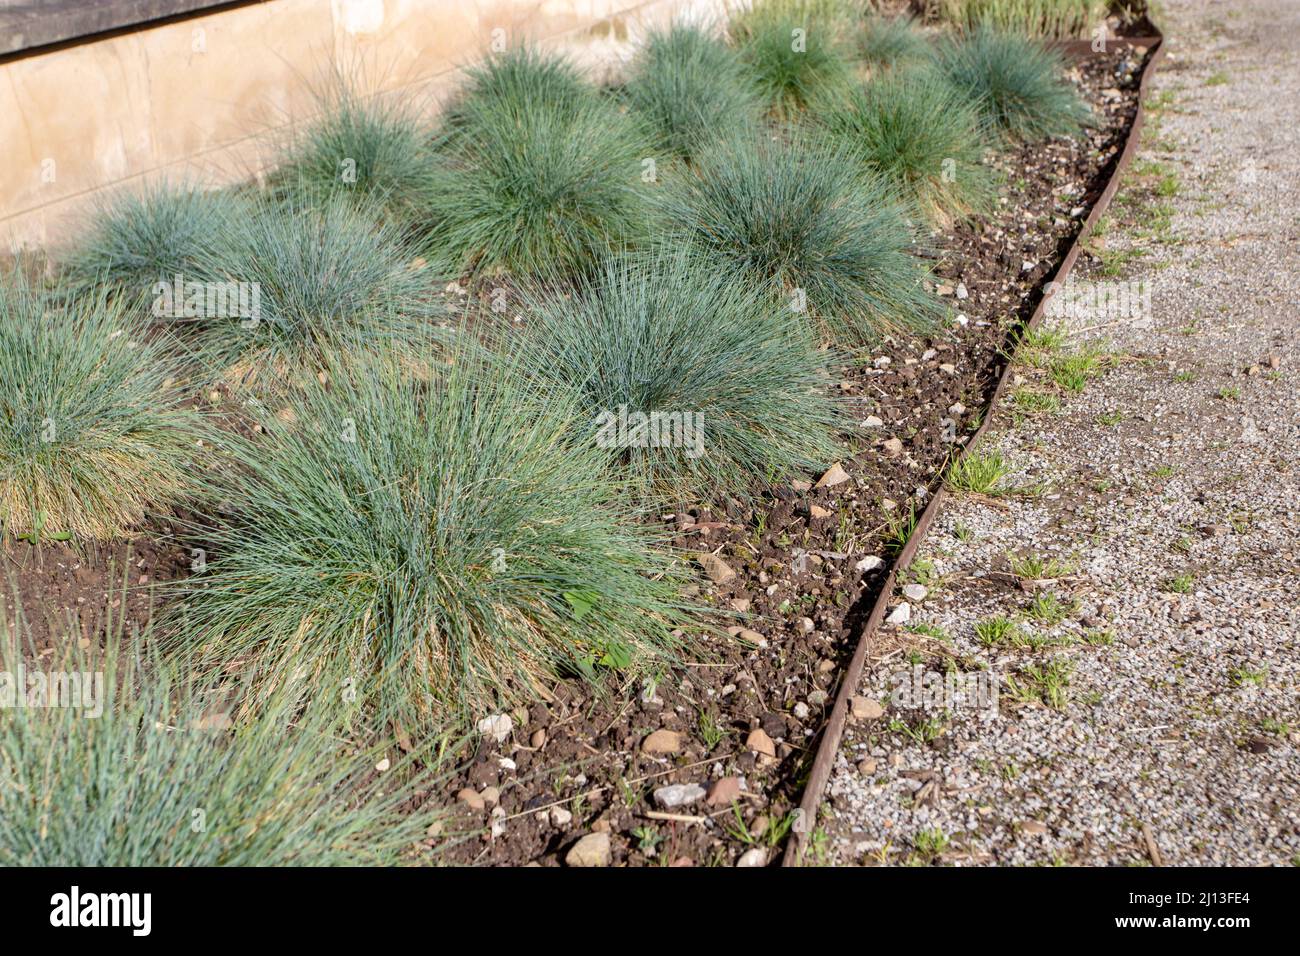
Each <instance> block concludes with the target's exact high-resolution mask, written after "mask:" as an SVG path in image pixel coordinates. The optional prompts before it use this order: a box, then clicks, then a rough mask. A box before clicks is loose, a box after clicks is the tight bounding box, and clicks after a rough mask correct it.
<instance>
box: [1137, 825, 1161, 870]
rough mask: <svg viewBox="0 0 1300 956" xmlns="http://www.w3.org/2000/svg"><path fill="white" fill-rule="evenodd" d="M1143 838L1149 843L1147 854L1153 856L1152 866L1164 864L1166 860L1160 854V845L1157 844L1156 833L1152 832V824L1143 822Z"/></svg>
mask: <svg viewBox="0 0 1300 956" xmlns="http://www.w3.org/2000/svg"><path fill="white" fill-rule="evenodd" d="M1142 839H1143V841H1145V843H1146V845H1147V856H1149V857H1151V865H1152V866H1164V865H1165V861H1164V859H1163V858H1162V857H1161V856H1160V847H1158V846H1156V838H1155V835H1154V834H1153V833H1152V832H1151V825H1150V824H1147V823H1144V824H1142Z"/></svg>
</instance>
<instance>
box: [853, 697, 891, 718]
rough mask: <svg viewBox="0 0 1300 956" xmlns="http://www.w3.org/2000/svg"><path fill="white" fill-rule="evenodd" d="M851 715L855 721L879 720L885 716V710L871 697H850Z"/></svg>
mask: <svg viewBox="0 0 1300 956" xmlns="http://www.w3.org/2000/svg"><path fill="white" fill-rule="evenodd" d="M849 713H851V714H852V715H853V717H854V719H855V720H878V719H879V718H881V717H883V716H884V715H885V708H884V707H883V706H882V705H881V703H880V701H878V700H873V699H872V698H870V697H850V698H849Z"/></svg>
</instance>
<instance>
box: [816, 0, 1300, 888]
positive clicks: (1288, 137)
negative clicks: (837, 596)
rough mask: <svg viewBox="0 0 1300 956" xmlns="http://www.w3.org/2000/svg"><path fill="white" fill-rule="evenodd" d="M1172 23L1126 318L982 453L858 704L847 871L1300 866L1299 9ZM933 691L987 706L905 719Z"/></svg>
mask: <svg viewBox="0 0 1300 956" xmlns="http://www.w3.org/2000/svg"><path fill="white" fill-rule="evenodd" d="M1160 16H1161V17H1162V20H1163V23H1164V27H1165V32H1166V34H1167V35H1168V36H1169V40H1168V41H1167V42H1168V47H1167V58H1166V60H1165V62H1164V64H1163V65H1162V67H1161V69H1160V71H1159V72H1158V73H1157V74H1156V76H1155V78H1154V85H1153V90H1152V103H1151V105H1152V106H1153V107H1155V109H1154V110H1153V113H1152V116H1153V119H1154V122H1153V123H1152V126H1151V128H1149V129H1148V130H1147V132H1146V134H1145V135H1144V138H1143V152H1142V155H1141V157H1140V162H1139V163H1138V164H1136V165H1135V166H1134V168H1133V170H1132V171H1131V174H1130V175H1128V176H1127V177H1126V179H1125V182H1124V184H1123V186H1122V191H1121V196H1120V197H1119V201H1118V203H1117V205H1116V207H1115V211H1114V215H1113V217H1112V222H1111V224H1110V226H1109V227H1108V228H1107V229H1106V231H1105V232H1104V234H1103V235H1102V236H1101V237H1100V238H1098V239H1097V240H1096V241H1095V242H1094V243H1093V247H1092V248H1093V251H1094V252H1095V253H1096V255H1095V256H1094V257H1084V259H1085V260H1087V261H1086V262H1085V261H1081V266H1082V268H1081V269H1080V270H1079V272H1078V273H1076V274H1077V276H1078V277H1079V279H1081V280H1090V281H1092V282H1093V283H1109V284H1110V285H1093V286H1088V285H1084V284H1078V285H1077V286H1076V287H1075V289H1077V290H1079V291H1081V292H1086V291H1087V290H1089V289H1093V290H1103V291H1105V290H1110V291H1112V293H1113V292H1115V291H1127V292H1130V293H1132V294H1133V298H1132V300H1131V302H1130V308H1129V310H1128V311H1129V313H1130V314H1129V315H1127V316H1126V317H1120V318H1117V317H1116V312H1117V311H1122V310H1117V309H1116V308H1115V303H1116V302H1117V300H1116V299H1115V298H1113V297H1112V298H1111V299H1110V300H1109V301H1110V303H1111V306H1112V308H1111V309H1110V310H1109V311H1107V310H1105V309H1100V310H1099V309H1093V310H1092V311H1091V313H1089V312H1087V311H1086V310H1080V312H1081V314H1075V315H1069V316H1065V317H1058V318H1057V319H1055V320H1053V323H1052V324H1054V326H1055V327H1056V328H1057V329H1060V330H1062V331H1064V332H1065V333H1066V335H1065V336H1064V341H1063V342H1054V341H1052V340H1045V341H1043V342H1041V343H1040V345H1041V347H1040V348H1039V349H1038V350H1037V351H1029V352H1026V353H1024V357H1025V359H1026V361H1025V362H1024V363H1023V364H1021V365H1020V366H1019V367H1018V369H1017V371H1018V374H1019V376H1020V379H1019V387H1018V388H1017V389H1016V390H1015V392H1014V393H1013V394H1012V395H1010V396H1009V398H1008V399H1007V400H1006V401H1004V403H1003V406H1002V407H1001V408H999V410H998V412H997V415H998V418H997V424H998V427H997V428H996V429H994V430H993V431H992V432H991V433H990V434H989V435H988V436H987V437H986V439H985V443H984V444H983V446H982V451H983V460H984V461H985V462H986V463H988V464H989V465H990V466H992V470H993V471H995V472H996V470H997V469H996V465H997V456H998V455H1001V456H1002V457H1003V458H1004V459H1005V462H1006V463H1007V464H1008V465H1009V467H1010V471H1009V473H1008V474H1007V475H1006V476H1005V477H1003V478H1002V479H1001V482H1000V485H999V487H998V488H997V489H995V493H994V494H991V495H978V494H971V493H965V494H959V495H956V496H955V497H953V498H951V499H949V501H948V503H947V504H946V506H945V508H944V509H943V512H942V514H941V515H940V517H939V520H938V521H937V522H936V523H935V525H934V526H933V527H932V529H931V531H930V533H929V535H928V536H927V539H926V541H925V543H924V545H923V547H922V548H921V552H920V555H919V558H918V563H917V565H915V567H914V571H913V573H912V575H911V579H912V580H911V583H912V584H913V585H917V584H919V585H921V586H922V587H924V588H925V589H926V591H927V592H928V593H926V595H925V596H924V598H923V599H921V600H919V601H917V600H912V601H910V602H909V603H910V605H911V608H910V610H911V616H910V620H908V621H907V622H906V623H900V624H896V625H894V626H889V627H886V628H885V629H884V631H883V632H882V635H881V640H880V643H879V648H878V653H877V655H876V656H875V658H874V660H873V661H872V663H871V668H870V670H869V672H868V673H867V675H866V676H865V677H864V679H863V686H862V687H861V688H860V689H859V694H860V695H861V697H860V698H859V699H858V700H857V705H858V706H857V708H856V711H857V716H856V717H855V719H854V720H852V721H851V724H850V727H849V729H848V731H847V732H846V736H845V740H844V743H843V744H842V747H841V752H840V755H839V760H838V766H837V767H836V770H835V773H834V776H833V777H832V781H831V784H830V788H829V791H828V795H827V803H826V804H825V813H824V816H823V819H822V820H821V821H819V832H818V834H817V836H816V837H815V838H814V840H813V843H812V846H813V848H814V852H816V853H818V854H820V856H821V858H822V859H823V860H824V861H828V862H834V863H836V864H839V865H851V864H859V863H867V864H870V863H903V862H911V863H916V862H934V861H938V862H942V863H955V864H973V863H989V864H1031V863H1034V864H1037V863H1065V864H1136V865H1141V864H1156V865H1161V864H1166V865H1206V864H1216V865H1217V864H1293V863H1294V864H1300V704H1298V701H1300V651H1298V650H1297V647H1296V639H1295V635H1296V629H1297V623H1298V620H1297V619H1298V618H1300V613H1298V611H1297V608H1298V607H1300V535H1298V534H1297V532H1300V389H1297V382H1300V342H1298V341H1297V334H1296V333H1297V328H1298V327H1300V322H1298V321H1297V319H1298V313H1300V306H1298V304H1297V303H1300V279H1298V278H1297V277H1298V276H1300V212H1298V210H1300V149H1297V144H1296V139H1297V136H1298V135H1300V133H1298V131H1300V7H1298V6H1297V5H1296V4H1295V3H1294V2H1293V0H1264V2H1258V3H1252V4H1250V5H1249V6H1248V8H1247V9H1239V8H1238V5H1237V4H1235V3H1227V2H1211V0H1165V2H1164V3H1162V4H1161V12H1160ZM1143 284H1145V285H1143ZM1148 291H1149V296H1150V298H1149V308H1146V307H1144V306H1143V305H1142V303H1143V294H1144V293H1145V292H1148ZM1074 301H1080V300H1078V299H1077V298H1075V299H1074ZM1083 301H1084V302H1085V303H1086V301H1087V300H1086V299H1085V300H1083ZM1132 302H1136V303H1138V307H1137V308H1133V307H1131V306H1132ZM1075 379H1078V381H1075ZM1084 380H1086V385H1083V387H1082V389H1081V390H1079V391H1072V390H1071V389H1070V387H1069V386H1071V385H1078V384H1081V382H1082V381H1084ZM1008 556H1010V557H1008ZM1053 562H1054V563H1055V566H1053ZM1035 565H1037V566H1035ZM1043 579H1045V580H1043ZM912 594H913V595H917V594H920V591H918V590H916V589H915V587H914V588H913V591H912ZM898 600H899V601H903V600H904V596H903V595H901V594H900V595H899V596H898ZM912 673H919V674H922V675H924V674H926V673H929V674H933V675H936V676H935V678H932V679H934V680H941V679H942V677H943V675H944V674H949V675H952V676H950V677H949V679H948V684H947V689H948V690H949V691H955V690H958V689H965V690H967V691H970V692H971V693H968V694H967V695H966V697H965V698H961V697H957V696H954V695H953V694H951V693H949V694H946V695H945V694H937V693H936V694H932V695H930V698H931V699H928V700H922V701H919V702H918V703H920V704H921V706H919V707H908V706H905V704H907V703H909V702H908V701H905V700H902V699H900V697H899V695H898V691H899V689H900V687H907V686H912V685H911V684H906V685H905V684H902V683H901V680H902V679H901V677H900V675H904V674H912ZM981 682H983V683H981ZM990 686H994V687H996V690H997V694H996V713H994V712H993V705H992V704H991V703H990V702H989V701H988V700H987V699H976V700H972V699H971V698H972V697H978V694H977V693H975V692H978V691H981V690H988V688H989V687H990ZM918 696H919V695H918ZM986 696H987V695H986ZM877 702H879V703H880V704H882V705H883V713H880V714H879V716H877V713H878V708H877V707H876V706H875V705H876V703H877Z"/></svg>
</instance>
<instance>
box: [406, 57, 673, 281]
mask: <svg viewBox="0 0 1300 956" xmlns="http://www.w3.org/2000/svg"><path fill="white" fill-rule="evenodd" d="M650 158H653V146H652V144H651V142H650V137H649V136H648V134H647V133H646V131H645V130H644V129H643V128H642V126H641V125H640V124H639V123H638V122H636V121H635V120H634V119H633V118H631V117H630V116H628V115H626V114H625V113H624V112H623V111H621V110H620V108H619V107H618V105H617V104H616V103H615V102H613V101H612V100H611V99H609V98H607V97H603V96H601V95H600V94H599V93H598V92H597V91H596V89H595V88H594V87H591V86H590V85H588V84H586V83H585V82H584V81H583V79H582V77H581V75H580V74H579V73H578V72H577V70H576V69H575V68H574V67H573V66H572V65H571V64H569V63H568V62H567V61H564V60H562V59H558V58H554V57H547V56H544V55H542V54H540V53H537V52H535V51H532V50H530V49H528V48H521V49H516V50H513V51H511V52H507V53H503V54H500V55H497V56H494V57H492V58H490V59H488V60H487V61H486V62H485V63H484V64H482V65H481V66H478V67H476V68H474V69H472V70H471V71H470V72H469V83H468V86H467V88H466V89H465V90H464V92H463V93H461V94H460V96H459V97H458V99H457V100H456V101H454V102H453V103H452V104H451V105H450V106H449V107H448V110H447V115H446V118H445V120H444V125H443V128H442V131H441V134H440V136H439V137H438V141H437V146H436V162H435V165H434V169H433V176H432V178H431V182H430V184H429V186H428V188H427V190H426V194H425V200H426V207H427V212H428V217H429V221H428V229H427V243H428V249H429V251H430V255H431V256H432V257H434V258H436V259H437V261H438V262H439V263H441V264H444V265H445V267H446V268H447V269H449V270H454V271H472V272H479V273H484V274H493V273H499V272H503V271H504V272H512V273H518V274H525V275H532V274H542V273H547V272H551V271H569V272H582V271H586V270H589V269H591V268H592V267H594V265H595V264H596V263H597V262H598V261H599V260H600V259H601V258H602V257H603V256H605V255H607V254H608V253H609V252H610V251H611V250H613V249H617V248H620V247H622V246H623V245H625V244H635V243H636V242H638V241H641V240H642V239H644V237H645V236H646V234H647V231H648V228H649V224H648V221H647V198H648V194H649V193H648V190H649V189H650V188H651V187H650V186H648V185H647V183H645V182H643V181H642V172H643V160H646V159H650Z"/></svg>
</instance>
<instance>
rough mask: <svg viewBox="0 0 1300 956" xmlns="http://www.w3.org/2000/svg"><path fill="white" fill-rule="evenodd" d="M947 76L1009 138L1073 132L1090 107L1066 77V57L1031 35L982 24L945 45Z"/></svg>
mask: <svg viewBox="0 0 1300 956" xmlns="http://www.w3.org/2000/svg"><path fill="white" fill-rule="evenodd" d="M940 58H941V62H942V65H943V70H944V72H945V73H946V74H947V76H948V79H949V80H950V81H951V82H952V84H953V85H954V86H955V87H957V89H958V90H960V91H961V92H962V93H963V94H965V95H966V96H967V97H968V98H969V99H970V100H971V102H973V103H975V104H976V105H977V106H978V107H979V109H980V111H981V113H982V115H983V116H984V120H985V123H986V124H987V125H988V127H989V128H990V129H991V130H992V131H993V132H995V133H996V134H998V135H1001V136H1003V137H1005V138H1006V139H1009V140H1012V141H1019V142H1036V141H1039V140H1043V139H1048V138H1050V137H1053V136H1070V135H1073V134H1075V133H1077V132H1079V129H1080V127H1081V126H1083V125H1084V124H1085V123H1087V122H1089V121H1090V119H1091V112H1090V111H1089V109H1088V107H1087V106H1086V105H1085V104H1084V102H1083V101H1082V100H1081V99H1080V98H1079V94H1078V92H1077V91H1076V90H1075V89H1074V87H1073V86H1071V85H1070V84H1069V83H1068V82H1066V81H1065V79H1063V77H1062V73H1063V72H1064V61H1063V60H1062V59H1061V56H1060V55H1059V54H1058V53H1056V52H1055V51H1053V50H1050V49H1048V48H1047V47H1045V46H1044V45H1043V44H1041V43H1039V42H1037V41H1036V40H1032V39H1029V38H1028V37H1025V36H1022V35H1019V34H1016V33H1007V32H1002V31H1000V30H996V29H992V28H988V27H978V28H976V29H975V30H973V31H972V32H970V33H969V34H966V35H964V36H960V37H955V38H952V39H950V40H949V41H948V42H946V43H944V44H943V46H942V47H941V51H940Z"/></svg>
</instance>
